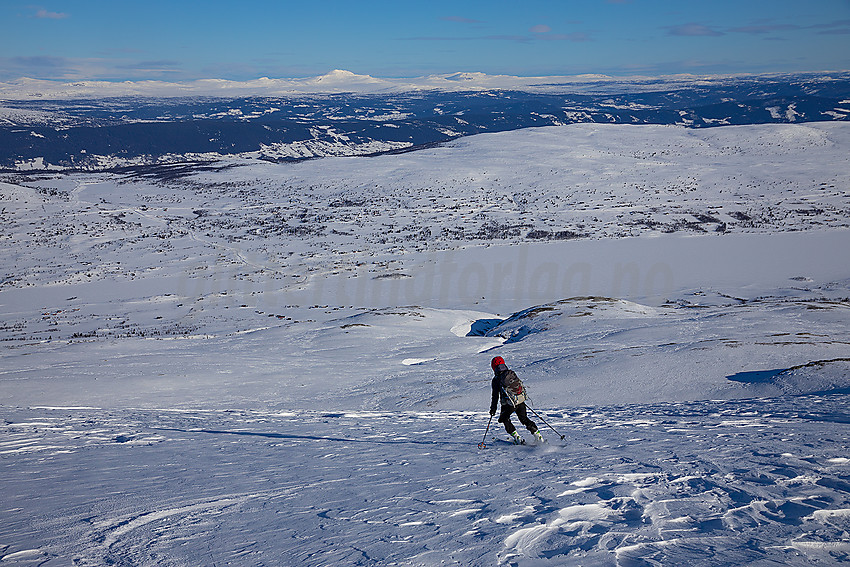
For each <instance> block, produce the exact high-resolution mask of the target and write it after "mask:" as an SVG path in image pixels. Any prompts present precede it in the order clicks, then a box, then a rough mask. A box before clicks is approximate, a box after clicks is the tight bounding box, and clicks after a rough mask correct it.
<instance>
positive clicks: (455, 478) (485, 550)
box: [0, 122, 850, 566]
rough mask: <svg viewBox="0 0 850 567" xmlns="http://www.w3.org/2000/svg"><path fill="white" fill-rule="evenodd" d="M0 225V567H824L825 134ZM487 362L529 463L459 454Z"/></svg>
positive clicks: (841, 308)
mask: <svg viewBox="0 0 850 567" xmlns="http://www.w3.org/2000/svg"><path fill="white" fill-rule="evenodd" d="M0 198H2V204H0V221H2V222H0V239H2V242H3V247H2V249H0V255H2V256H0V257H2V265H3V267H4V270H3V277H2V281H0V313H2V320H0V339H2V343H0V344H2V351H0V353H1V354H0V356H2V368H0V432H2V433H0V467H2V469H0V566H2V565H7V564H8V565H69V564H73V565H104V564H111V565H222V564H230V565H421V566H431V565H464V566H478V565H481V566H484V565H516V566H538V565H612V566H615V565H616V566H644V565H646V566H649V565H760V566H768V565H824V564H837V563H841V562H845V561H848V560H850V411H848V401H850V329H849V328H848V321H849V320H850V317H848V315H850V228H848V227H850V124H847V123H846V122H829V123H826V122H812V123H807V124H764V125H751V126H724V127H721V128H711V129H697V130H694V129H686V128H683V127H677V126H653V125H603V124H572V125H568V126H553V127H546V128H534V129H524V130H517V131H513V132H501V133H493V134H482V135H477V136H471V137H465V138H460V139H457V140H454V141H452V142H449V143H446V144H444V145H441V146H438V147H432V148H429V149H423V150H420V151H416V152H410V153H404V154H398V155H389V154H388V155H380V156H374V157H328V158H322V159H315V160H308V161H302V162H293V163H268V162H258V161H256V160H251V159H243V158H236V157H233V158H227V159H223V160H220V161H215V162H207V163H181V164H170V165H158V166H143V167H137V168H130V169H124V170H120V171H113V172H100V173H79V172H78V173H69V172H64V173H62V172H50V171H38V172H18V173H8V174H3V175H1V176H0ZM496 355H498V356H502V357H503V358H505V359H506V361H507V363H508V365H509V366H510V367H511V368H513V369H514V370H516V371H517V373H518V374H519V376H520V377H521V378H522V379H523V380H524V382H525V384H526V386H527V388H528V390H529V392H530V395H531V407H532V408H533V410H534V411H533V413H532V415H531V417H532V419H534V420H535V421H536V422H537V423H538V425H540V427H541V431H542V432H543V434H544V436H545V437H546V439H547V442H546V443H545V444H542V445H531V444H529V445H525V446H514V445H512V444H509V443H508V442H507V435H506V434H505V432H504V429H503V428H502V426H501V425H500V424H497V423H496V422H495V419H494V420H492V422H491V423H489V424H488V419H489V417H490V416H489V415H488V408H489V403H490V378H491V376H492V373H491V370H490V366H489V364H490V359H491V358H492V357H493V356H496ZM521 432H522V433H523V434H524V435H525V437H526V438H527V439H528V440H529V442H530V441H531V440H532V437H531V435H530V434H528V433H527V432H526V431H525V430H521ZM482 440H483V443H484V445H486V448H484V449H479V447H478V444H479V443H480V442H482Z"/></svg>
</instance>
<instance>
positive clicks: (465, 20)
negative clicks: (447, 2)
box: [440, 16, 484, 24]
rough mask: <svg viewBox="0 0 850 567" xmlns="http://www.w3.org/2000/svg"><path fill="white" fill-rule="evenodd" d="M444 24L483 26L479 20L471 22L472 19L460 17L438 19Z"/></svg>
mask: <svg viewBox="0 0 850 567" xmlns="http://www.w3.org/2000/svg"><path fill="white" fill-rule="evenodd" d="M440 19H441V20H443V21H444V22H456V23H459V24H483V23H484V22H482V21H481V20H473V19H472V18H464V17H461V16H444V17H442V18H440Z"/></svg>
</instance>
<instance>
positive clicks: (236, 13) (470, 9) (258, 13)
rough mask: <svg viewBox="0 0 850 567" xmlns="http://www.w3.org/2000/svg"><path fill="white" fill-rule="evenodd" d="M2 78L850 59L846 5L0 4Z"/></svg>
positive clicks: (558, 70) (832, 63) (717, 1)
mask: <svg viewBox="0 0 850 567" xmlns="http://www.w3.org/2000/svg"><path fill="white" fill-rule="evenodd" d="M0 22H1V23H0V26H2V29H0V32H2V33H0V80H12V79H17V78H20V77H33V78H41V79H59V80H81V79H102V80H114V81H118V80H144V79H156V80H169V81H181V80H191V79H198V78H226V79H233V80H246V79H252V78H257V77H262V76H267V77H273V78H277V77H307V76H313V75H319V74H323V73H326V72H328V71H330V70H332V69H346V70H349V71H353V72H355V73H359V74H370V75H374V76H380V77H416V76H422V75H429V74H434V73H452V72H456V71H478V72H484V73H489V74H509V75H521V76H536V75H573V74H581V73H604V74H609V75H615V76H624V75H638V74H639V75H662V74H673V73H695V74H715V73H765V72H786V71H792V72H793V71H820V70H847V69H850V0H734V1H729V0H677V1H661V0H561V1H534V0H530V1H529V0H524V1H522V2H520V1H518V0H511V1H501V0H489V1H486V2H482V1H468V0H451V1H447V0H428V1H424V0H422V1H406V0H394V1H384V0H360V1H353V0H352V1H336V0H298V1H294V2H291V1H270V0H264V1H260V0H243V1H241V2H224V1H219V0H207V1H205V2H196V1H180V0H169V1H164V0H145V1H144V2H137V1H134V0H109V1H106V0H51V1H49V2H48V1H45V2H43V3H30V2H28V1H23V2H22V1H16V0H0Z"/></svg>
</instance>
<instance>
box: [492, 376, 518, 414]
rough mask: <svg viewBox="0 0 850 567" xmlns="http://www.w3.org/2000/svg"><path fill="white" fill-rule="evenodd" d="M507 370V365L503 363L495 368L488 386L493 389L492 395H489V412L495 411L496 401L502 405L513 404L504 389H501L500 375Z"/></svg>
mask: <svg viewBox="0 0 850 567" xmlns="http://www.w3.org/2000/svg"><path fill="white" fill-rule="evenodd" d="M506 372H508V367H507V365H505V364H500V365H499V366H497V367H496V368H495V371H494V374H495V375H494V376H493V380H492V382H490V387H491V389H492V390H493V393H492V396H491V397H490V413H491V414H493V413H496V404H497V403H498V402H502V405H503V406H513V404H512V403H511V400H510V399H509V398H508V396H507V395H506V394H505V391H504V390H503V389H502V376H504V374H505V373H506Z"/></svg>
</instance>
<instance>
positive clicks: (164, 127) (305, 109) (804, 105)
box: [0, 71, 850, 170]
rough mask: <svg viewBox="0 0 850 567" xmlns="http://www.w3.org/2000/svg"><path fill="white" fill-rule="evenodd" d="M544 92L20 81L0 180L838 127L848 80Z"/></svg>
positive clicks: (342, 80)
mask: <svg viewBox="0 0 850 567" xmlns="http://www.w3.org/2000/svg"><path fill="white" fill-rule="evenodd" d="M281 81H283V83H281ZM545 81H546V82H544V79H542V78H541V79H534V80H530V79H528V80H526V79H523V80H521V79H519V78H516V77H514V78H510V77H501V78H500V77H488V76H485V75H481V74H475V73H458V74H454V75H446V76H442V77H440V78H439V80H438V78H435V77H431V78H427V80H425V79H423V80H416V81H413V82H411V83H405V82H403V81H400V80H388V79H376V78H374V77H369V76H362V75H355V74H353V73H350V72H347V71H334V72H332V73H329V74H328V75H324V76H321V77H317V78H311V79H303V80H297V81H294V82H293V81H289V82H286V81H285V80H282V79H281V80H272V79H258V80H257V81H252V82H249V83H245V84H238V85H233V84H230V83H228V82H226V81H200V82H198V83H195V84H193V85H190V86H180V87H178V86H175V85H161V84H158V83H153V84H151V83H132V84H124V83H120V84H113V83H74V84H69V85H56V84H54V83H50V82H48V83H47V84H42V83H32V82H30V81H21V82H20V83H16V84H14V85H5V86H3V85H0V101H2V102H0V168H6V169H12V170H16V169H47V170H49V169H57V168H60V169H69V168H70V169H85V170H104V169H111V168H115V167H126V166H137V165H149V164H158V163H174V162H180V161H198V160H200V161H210V160H216V159H221V158H222V157H225V156H239V157H245V158H252V159H264V160H272V161H292V160H301V159H308V158H314V157H325V156H350V155H374V154H380V153H386V152H397V151H407V150H412V149H418V148H422V147H427V146H429V145H432V144H435V143H443V142H446V141H449V140H452V139H455V138H458V137H462V136H467V135H472V134H478V133H482V132H501V131H510V130H517V129H521V128H527V127H533V126H549V125H564V124H573V123H604V124H611V123H620V124H659V125H683V126H689V127H694V128H698V127H710V126H719V125H742V124H762V123H794V122H810V121H824V120H828V121H844V120H847V119H848V116H850V104H848V101H849V100H850V76H848V74H847V73H839V74H833V75H827V74H818V75H769V76H750V77H706V78H702V79H699V78H694V77H666V78H662V79H652V80H650V79H630V80H620V79H617V80H615V79H611V78H604V77H580V78H572V79H569V80H567V79H566V78H557V77H555V78H552V77H549V78H546V79H545ZM284 84H285V85H289V86H290V87H292V88H291V89H289V90H287V89H288V88H289V87H285V85H284ZM39 85H40V86H39ZM60 87H61V88H60ZM39 89H41V90H39ZM201 95H203V96H201ZM4 98H5V100H4Z"/></svg>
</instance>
